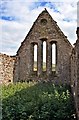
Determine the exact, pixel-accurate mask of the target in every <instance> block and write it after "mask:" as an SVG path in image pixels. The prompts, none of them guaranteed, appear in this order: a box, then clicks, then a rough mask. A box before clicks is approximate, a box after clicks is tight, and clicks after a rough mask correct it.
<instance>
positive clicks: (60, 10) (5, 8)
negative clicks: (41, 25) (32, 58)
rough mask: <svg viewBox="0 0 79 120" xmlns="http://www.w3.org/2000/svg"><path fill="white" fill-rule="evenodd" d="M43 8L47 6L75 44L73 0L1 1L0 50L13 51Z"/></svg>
mask: <svg viewBox="0 0 79 120" xmlns="http://www.w3.org/2000/svg"><path fill="white" fill-rule="evenodd" d="M27 1H29V2H27ZM74 1H75V2H74ZM44 8H47V10H48V12H49V13H50V14H51V16H52V18H53V19H54V20H55V21H57V24H58V25H59V27H60V29H61V30H62V31H63V32H64V34H65V35H66V36H67V37H68V40H69V41H70V42H71V44H73V43H75V41H76V28H77V0H1V2H0V52H1V53H5V54H8V55H15V54H16V52H17V50H18V48H19V46H20V44H21V42H22V41H23V40H24V38H25V36H26V35H27V33H28V31H29V30H30V28H31V26H32V25H33V22H34V21H35V20H36V18H37V17H38V15H39V14H40V13H41V12H42V11H43V10H44Z"/></svg>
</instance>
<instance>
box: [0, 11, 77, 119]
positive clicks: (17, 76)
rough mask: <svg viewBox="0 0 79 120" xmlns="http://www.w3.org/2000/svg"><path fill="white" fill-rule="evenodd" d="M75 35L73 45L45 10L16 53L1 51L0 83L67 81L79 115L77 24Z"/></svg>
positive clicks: (63, 82)
mask: <svg viewBox="0 0 79 120" xmlns="http://www.w3.org/2000/svg"><path fill="white" fill-rule="evenodd" d="M74 34H75V33H74ZM76 34H77V40H76V43H75V44H74V47H73V46H72V45H71V44H70V42H69V41H68V39H67V37H66V36H65V35H64V33H63V32H62V31H61V29H60V28H59V26H58V25H57V22H56V21H55V20H53V18H52V17H51V15H50V14H49V12H48V11H47V10H46V9H45V10H44V11H42V13H40V14H39V16H38V17H37V19H36V21H35V22H34V23H33V26H32V27H31V29H30V31H29V32H28V34H27V36H26V37H25V39H24V41H23V42H22V43H21V46H20V47H19V49H18V51H17V54H16V56H8V55H5V54H0V76H1V77H0V79H1V80H0V83H3V84H9V83H13V82H25V81H33V80H35V81H41V82H45V81H52V82H53V83H56V84H68V85H70V86H71V88H72V91H73V95H74V98H75V104H76V110H77V114H78V117H79V27H77V31H76ZM44 43H45V52H43V51H44ZM35 47H36V52H37V53H36V54H35V52H34V51H35ZM53 51H54V52H53ZM35 55H36V61H34V57H35ZM44 56H46V61H44V60H43V58H44ZM53 59H54V62H53Z"/></svg>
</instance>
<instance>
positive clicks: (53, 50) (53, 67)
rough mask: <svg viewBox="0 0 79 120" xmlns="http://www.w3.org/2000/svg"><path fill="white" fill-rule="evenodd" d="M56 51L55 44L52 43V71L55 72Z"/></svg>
mask: <svg viewBox="0 0 79 120" xmlns="http://www.w3.org/2000/svg"><path fill="white" fill-rule="evenodd" d="M56 54H57V49H56V43H52V71H56V61H57V55H56Z"/></svg>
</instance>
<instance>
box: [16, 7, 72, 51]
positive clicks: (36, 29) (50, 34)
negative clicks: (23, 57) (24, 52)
mask: <svg viewBox="0 0 79 120" xmlns="http://www.w3.org/2000/svg"><path fill="white" fill-rule="evenodd" d="M30 36H31V37H32V38H33V37H35V38H36V39H37V38H38V39H41V38H50V40H52V39H55V40H56V39H63V40H64V41H65V42H66V43H67V44H68V46H70V47H71V44H70V42H69V41H68V39H67V37H66V36H65V35H64V33H63V32H62V31H61V29H60V28H59V26H58V25H57V22H56V21H54V19H53V18H52V17H51V15H50V14H49V12H48V11H47V9H46V8H45V10H44V11H42V12H41V13H40V14H39V16H38V17H37V19H36V21H35V22H34V23H33V25H32V27H31V29H30V31H29V32H28V34H27V36H26V37H25V39H24V41H23V42H22V44H21V46H20V48H21V47H22V45H23V44H24V43H25V42H26V41H27V39H29V38H30V41H31V40H33V39H31V37H30ZM36 41H37V40H35V42H36ZM20 48H19V49H20ZM18 51H19V50H18Z"/></svg>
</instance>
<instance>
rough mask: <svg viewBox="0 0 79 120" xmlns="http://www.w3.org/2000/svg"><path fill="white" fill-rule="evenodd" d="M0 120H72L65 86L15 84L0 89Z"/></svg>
mask: <svg viewBox="0 0 79 120" xmlns="http://www.w3.org/2000/svg"><path fill="white" fill-rule="evenodd" d="M2 93H3V94H2V99H3V104H2V115H3V118H2V120H74V118H73V114H74V113H75V109H74V105H73V104H74V103H73V98H72V95H71V92H70V91H69V86H55V85H53V84H51V83H37V84H36V83H32V82H31V83H18V84H15V85H14V84H13V85H9V86H3V89H2Z"/></svg>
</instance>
